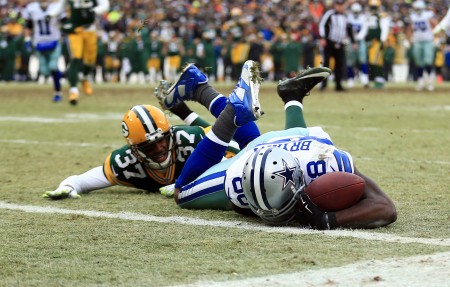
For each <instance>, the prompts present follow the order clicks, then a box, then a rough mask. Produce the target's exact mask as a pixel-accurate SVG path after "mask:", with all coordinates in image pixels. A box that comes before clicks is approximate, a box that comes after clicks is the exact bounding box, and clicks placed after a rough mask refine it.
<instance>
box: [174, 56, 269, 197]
mask: <svg viewBox="0 0 450 287" xmlns="http://www.w3.org/2000/svg"><path fill="white" fill-rule="evenodd" d="M253 65H254V62H253V61H247V62H246V64H244V67H243V69H242V74H241V78H240V79H239V82H238V84H237V85H236V88H235V89H234V90H233V92H232V93H231V94H230V97H229V100H228V103H227V105H226V107H225V108H224V109H223V111H222V112H221V113H220V115H219V117H218V118H217V120H216V122H215V123H214V125H213V126H212V128H211V131H210V132H208V133H207V134H206V137H205V138H204V139H203V140H202V141H201V142H200V143H199V144H198V145H197V147H196V148H195V150H194V152H193V153H192V155H191V156H190V157H189V158H188V160H187V162H186V164H185V166H184V168H183V171H182V172H181V175H180V176H179V177H178V179H177V181H176V183H175V187H176V188H179V187H181V186H184V185H186V184H187V183H189V182H191V181H193V180H194V179H195V178H197V177H198V176H199V175H200V174H202V173H203V172H204V171H206V170H207V169H208V168H210V167H212V166H213V165H214V164H217V163H219V162H220V161H221V160H222V155H223V154H225V151H226V149H227V147H228V144H229V143H230V141H231V139H232V138H233V136H234V133H235V132H236V130H237V128H238V127H239V126H243V125H245V124H246V123H248V122H251V121H255V120H257V119H258V118H259V117H261V115H262V111H261V106H260V104H259V98H258V97H259V85H260V79H259V78H258V77H256V76H255V75H254V73H253V72H254V69H252V67H253ZM249 71H251V72H249ZM211 151H214V152H211Z"/></svg>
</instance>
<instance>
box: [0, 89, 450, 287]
mask: <svg viewBox="0 0 450 287" xmlns="http://www.w3.org/2000/svg"><path fill="white" fill-rule="evenodd" d="M233 86H234V85H225V84H222V85H217V86H216V88H217V89H218V90H219V91H221V92H223V93H224V94H228V93H229V92H230V91H231V90H232V88H233ZM94 88H95V95H94V96H92V97H82V98H81V100H80V103H79V105H78V106H77V107H72V106H70V105H69V104H68V103H67V102H66V101H65V102H62V103H58V104H55V103H52V102H51V98H52V93H51V87H50V85H34V84H24V85H19V84H0V103H1V104H0V130H1V135H0V146H1V149H0V158H1V165H0V222H1V232H0V266H1V267H0V286H167V285H186V284H193V285H190V286H202V284H203V283H202V282H209V283H205V284H212V283H211V282H216V283H217V284H219V285H218V286H244V285H245V286H247V285H248V286H266V285H261V284H259V285H251V284H254V283H249V282H252V281H235V280H243V279H247V280H252V278H261V277H264V278H265V277H269V278H270V276H275V275H277V274H278V275H279V274H290V273H296V272H308V271H316V272H319V273H317V274H322V273H320V272H321V271H323V272H324V273H323V277H321V278H320V279H321V280H323V286H345V284H344V285H339V284H338V283H339V282H338V281H336V280H335V281H333V280H331V279H330V278H329V277H327V276H328V275H327V270H329V268H332V267H342V266H346V265H348V264H353V263H358V262H366V261H369V260H380V261H384V260H388V259H394V260H401V259H407V258H410V257H413V256H418V255H427V256H428V255H429V256H431V255H433V254H441V253H443V254H450V253H449V251H450V224H449V222H450V213H449V207H450V194H449V192H450V190H449V187H450V149H449V143H450V84H441V85H439V86H438V87H437V88H436V90H435V91H434V92H422V93H419V92H416V91H415V90H414V86H413V85H412V84H410V85H403V84H402V85H400V84H391V85H389V86H388V87H387V88H386V89H384V90H374V89H369V90H366V89H362V88H360V89H358V88H356V89H354V90H351V91H349V92H347V93H345V94H336V93H334V92H333V90H332V89H329V91H326V92H319V91H318V90H314V91H313V92H312V94H311V96H309V97H307V98H306V99H305V100H304V112H305V116H306V120H307V123H308V125H309V126H322V127H323V128H324V129H325V131H327V132H328V133H329V134H330V135H331V137H332V138H333V141H334V143H335V145H336V146H338V147H339V148H341V149H344V150H347V151H349V152H350V153H351V154H352V156H353V160H354V162H355V165H356V166H357V167H358V169H359V170H360V171H361V172H363V173H364V174H367V175H369V176H370V177H371V178H373V179H374V180H375V181H376V182H377V183H379V185H380V186H381V187H382V188H383V190H384V191H385V192H386V193H387V194H388V195H389V196H390V197H391V198H392V199H393V200H394V202H395V204H396V206H397V210H398V221H397V222H395V223H394V224H392V225H390V226H388V227H386V228H381V229H375V230H337V231H329V232H318V231H311V230H307V229H306V230H304V229H298V228H272V227H266V226H264V225H263V224H262V223H260V222H259V221H257V220H254V219H249V218H245V217H242V216H240V215H238V214H236V213H234V212H224V211H214V210H211V211H192V210H182V209H180V208H178V207H177V206H176V205H175V203H174V202H173V200H172V199H168V198H165V197H163V196H161V195H160V194H158V193H154V194H153V193H145V192H142V191H140V190H136V189H130V188H125V187H113V188H109V189H105V190H102V191H96V192H92V193H90V194H87V195H83V196H82V198H81V199H80V200H62V201H49V200H45V199H42V198H41V195H42V193H43V192H44V191H46V190H52V189H55V188H56V187H57V186H58V184H59V182H60V181H61V180H63V179H64V178H66V177H67V176H69V175H72V174H80V173H83V172H84V171H86V170H88V169H90V168H93V167H95V166H99V165H102V164H103V161H104V159H105V157H106V156H107V155H108V153H109V152H110V151H111V150H112V149H113V148H116V147H120V146H121V145H123V144H124V143H125V141H124V139H123V138H122V136H121V128H120V123H121V119H122V117H123V115H124V114H125V112H126V111H127V110H128V109H129V108H130V107H131V106H133V105H135V104H140V103H150V104H155V105H157V102H156V100H155V99H154V98H153V88H154V87H147V86H143V85H129V86H124V85H97V86H94ZM260 98H261V101H262V105H263V110H264V111H265V115H264V116H263V117H262V118H261V120H260V121H259V122H258V125H259V126H260V129H261V130H262V132H266V131H270V130H276V129H283V127H284V113H283V105H282V102H281V100H280V99H279V98H278V96H277V95H276V86H275V84H273V83H263V85H262V87H261V92H260ZM190 106H191V107H192V108H193V109H194V110H195V111H196V112H198V113H199V114H201V115H202V116H204V117H205V118H206V119H207V120H209V121H211V122H212V121H213V118H212V116H210V115H209V114H208V113H207V111H206V110H205V109H204V108H203V107H201V106H199V105H197V104H195V103H192V104H190ZM169 121H170V122H171V123H172V124H180V123H181V121H180V120H179V119H177V118H176V117H174V116H171V117H170V118H169ZM446 256H447V257H446V258H447V259H449V260H450V256H448V255H446ZM428 263H429V264H428ZM428 263H427V264H426V266H427V267H433V262H428ZM435 267H438V266H435ZM397 270H398V272H399V274H400V273H401V270H402V268H401V267H399V268H398V269H397ZM445 270H446V272H447V273H436V275H435V278H434V279H436V278H439V277H440V276H444V277H443V278H447V279H448V278H450V273H449V272H450V271H449V270H450V269H449V268H447V269H445ZM379 271H380V270H373V272H374V275H373V276H372V277H371V278H373V281H384V283H388V285H383V286H389V282H390V281H389V278H384V277H383V276H382V275H379V274H378V273H377V272H379ZM301 274H303V273H301ZM415 275H416V276H415ZM376 276H380V278H381V279H380V278H378V279H377V277H376ZM399 276H400V275H399ZM408 276H409V277H407V278H412V279H411V280H415V281H411V282H408V281H406V283H407V285H404V286H431V285H427V284H426V281H420V280H421V277H420V276H419V275H418V274H409V275H408ZM327 280H328V281H327ZM330 280H331V281H330ZM422 280H426V279H424V278H422ZM220 282H222V283H220ZM232 282H235V285H231V283H232ZM265 282H266V283H267V282H269V283H270V282H272V283H273V281H270V279H267V280H266V281H265ZM327 282H328V283H327ZM330 282H331V283H330ZM362 282H363V283H361V284H360V285H358V284H356V285H354V286H373V285H371V284H372V283H374V282H366V281H362ZM364 282H366V283H367V284H366V283H364ZM414 282H419V285H414V284H410V283H414ZM443 282H446V281H443ZM279 283H280V284H277V285H279V286H322V285H312V284H309V285H308V284H303V285H297V284H296V282H295V281H291V282H285V283H284V284H285V285H282V284H281V282H279ZM375 283H377V282H375ZM220 284H222V285H220ZM333 284H334V285H333ZM420 284H421V285H420ZM447 284H448V283H447ZM270 285H271V284H269V285H267V286H270ZM204 286H208V285H204ZM272 286H274V285H272ZM391 286H399V285H398V284H395V285H391ZM434 286H437V285H434ZM447 286H449V285H447Z"/></svg>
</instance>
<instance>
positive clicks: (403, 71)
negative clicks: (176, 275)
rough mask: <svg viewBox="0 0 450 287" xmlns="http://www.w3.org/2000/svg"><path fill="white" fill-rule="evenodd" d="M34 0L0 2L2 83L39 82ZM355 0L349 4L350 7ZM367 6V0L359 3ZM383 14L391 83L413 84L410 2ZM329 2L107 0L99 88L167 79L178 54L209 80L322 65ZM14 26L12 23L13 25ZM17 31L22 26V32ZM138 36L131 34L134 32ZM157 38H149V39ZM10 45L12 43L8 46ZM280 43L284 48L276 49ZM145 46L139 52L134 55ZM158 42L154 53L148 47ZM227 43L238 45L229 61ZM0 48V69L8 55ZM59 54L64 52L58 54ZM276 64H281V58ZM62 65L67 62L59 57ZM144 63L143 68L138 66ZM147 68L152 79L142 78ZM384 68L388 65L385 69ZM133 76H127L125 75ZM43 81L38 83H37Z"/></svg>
mask: <svg viewBox="0 0 450 287" xmlns="http://www.w3.org/2000/svg"><path fill="white" fill-rule="evenodd" d="M28 2H31V1H26V0H14V1H4V0H3V1H1V2H0V26H1V27H2V29H1V33H0V40H4V39H9V40H8V45H13V46H14V49H12V50H14V55H15V57H16V60H15V71H16V72H15V74H14V77H13V78H8V79H5V78H4V79H0V81H11V80H13V81H29V80H37V78H38V75H37V74H36V73H33V71H35V70H36V69H34V68H33V66H32V65H31V67H32V68H31V74H30V58H31V62H32V64H33V60H34V59H33V47H32V46H31V43H30V39H28V38H24V37H23V24H24V21H23V19H21V14H20V12H21V9H22V8H23V7H24V6H25V5H26V4H27V3H28ZM352 2H355V1H348V4H349V6H350V4H351V3H352ZM357 2H359V3H361V4H363V6H366V8H367V5H366V4H367V1H357ZM381 2H382V7H383V11H384V12H386V13H387V14H389V16H390V17H391V18H392V24H391V33H390V37H389V43H390V45H391V46H392V47H393V48H394V49H395V59H394V60H393V63H392V64H394V65H393V67H392V71H391V73H389V74H387V75H386V76H387V77H388V80H390V81H395V82H404V81H412V80H414V78H415V75H414V72H413V67H414V63H413V61H412V59H411V53H410V46H411V45H410V44H411V43H409V42H408V41H407V39H406V38H405V31H406V27H407V26H408V22H409V18H408V15H409V13H410V11H411V6H412V2H413V1H381ZM428 2H429V3H428V8H429V9H432V10H433V11H434V12H435V14H436V17H437V19H441V18H442V17H443V16H444V14H445V12H446V11H447V8H448V1H428ZM331 5H332V1H331V0H329V1H279V0H270V1H268V0H259V1H249V0H247V1H178V0H176V1H161V0H158V1H145V0H133V1H111V9H110V11H109V12H108V13H105V14H104V15H103V16H102V17H100V19H99V21H98V22H97V26H98V31H99V39H98V42H99V47H100V48H99V55H98V69H97V71H98V72H99V73H100V74H101V75H100V76H98V75H95V79H96V81H97V82H122V83H126V82H130V81H131V82H133V81H136V76H137V75H139V77H138V79H139V82H142V83H144V82H146V83H149V82H150V83H154V82H157V81H158V80H159V79H160V78H161V77H164V78H168V79H170V78H171V77H173V74H174V73H173V72H171V71H170V70H169V66H170V65H171V64H170V62H169V61H168V58H169V57H168V56H172V55H179V56H180V57H181V62H180V64H178V65H177V68H179V67H180V66H182V64H183V63H186V62H195V63H196V64H197V66H199V67H201V68H203V69H204V70H205V72H207V73H208V74H209V76H210V79H211V80H219V81H224V80H225V81H229V80H231V81H232V82H233V81H234V80H236V78H237V76H238V71H239V70H240V65H241V64H242V63H243V61H245V60H246V59H253V60H257V61H259V62H261V64H262V68H263V71H264V72H266V79H268V80H278V79H279V78H282V77H286V76H289V75H290V74H292V73H294V72H297V71H298V70H301V69H303V68H305V67H307V66H317V65H319V64H320V62H321V55H320V49H319V48H318V44H317V39H318V29H317V26H318V21H319V20H320V17H321V15H322V14H323V13H324V11H326V9H328V8H329V7H330V6H331ZM16 23H17V24H16ZM21 27H22V28H21ZM138 30H139V32H136V31H138ZM152 34H154V38H152V36H151V35H152ZM12 39H13V40H12ZM277 41H279V42H281V43H282V44H283V46H284V47H285V48H284V49H283V50H282V51H281V52H280V51H279V50H278V51H275V50H276V49H274V46H275V45H276V43H277ZM447 41H448V40H447V37H446V35H445V33H444V34H442V35H441V36H440V38H438V39H436V48H437V49H436V52H437V53H436V61H435V64H436V68H437V70H436V71H437V74H438V75H437V80H438V82H441V81H442V80H449V79H450V77H449V73H448V71H449V67H450V51H449V50H450V48H449V45H448V43H447ZM142 42H143V44H142V45H143V47H144V49H141V50H140V49H137V48H136V47H137V46H139V45H138V44H140V43H142ZM152 42H153V43H155V42H158V43H160V44H161V45H162V46H166V47H172V48H168V49H166V50H164V49H162V50H161V49H159V50H158V52H157V55H156V54H155V53H153V52H152V53H150V52H149V49H147V47H149V46H151V43H152ZM231 45H233V46H236V45H239V48H237V49H235V50H234V52H233V55H230V49H231V47H230V46H231ZM3 48H4V47H3V45H2V46H1V47H0V70H1V67H2V66H3V67H4V66H5V61H8V59H9V60H10V58H11V57H9V56H7V55H6V52H5V51H4V50H5V49H3ZM63 50H64V49H63ZM278 59H279V60H278ZM278 61H281V70H280V72H274V62H278ZM61 62H62V64H61V67H62V68H64V67H65V63H67V62H68V54H67V52H65V53H64V58H63V59H62V61H61ZM142 63H146V65H142ZM149 67H157V68H156V69H155V70H154V69H150V74H148V75H147V74H146V73H145V74H144V73H143V72H144V71H145V72H146V70H147V71H148V68H149ZM387 69H388V70H389V67H387ZM131 72H135V73H134V75H132V77H131V79H130V77H126V74H127V73H128V74H130V73H131ZM41 80H42V79H41Z"/></svg>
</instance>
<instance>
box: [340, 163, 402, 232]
mask: <svg viewBox="0 0 450 287" xmlns="http://www.w3.org/2000/svg"><path fill="white" fill-rule="evenodd" d="M355 174H356V175H359V176H360V177H362V178H363V179H364V180H365V181H366V187H365V190H364V193H363V196H362V198H361V200H360V201H359V202H358V203H357V204H355V205H353V206H352V207H350V208H347V209H344V210H341V211H337V212H336V221H337V227H348V228H377V227H382V226H386V225H389V224H391V223H393V222H395V221H396V220H397V211H396V208H395V205H394V203H393V202H392V200H391V199H390V198H389V197H388V196H387V195H386V194H385V193H384V192H383V190H381V188H380V187H379V186H378V185H377V184H376V183H375V182H374V181H373V180H372V179H370V178H369V177H368V176H366V175H364V174H362V173H361V172H359V171H358V170H357V169H356V168H355Z"/></svg>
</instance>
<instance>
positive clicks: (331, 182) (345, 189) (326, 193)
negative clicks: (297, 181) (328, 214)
mask: <svg viewBox="0 0 450 287" xmlns="http://www.w3.org/2000/svg"><path fill="white" fill-rule="evenodd" d="M365 185H366V182H365V181H364V179H363V178H362V177H360V176H358V175H356V174H353V173H348V172H331V173H327V174H324V175H322V176H320V177H319V178H318V179H316V180H314V181H313V182H311V183H310V184H309V185H308V186H307V187H306V189H305V192H306V194H308V196H309V197H310V198H311V200H312V201H313V202H314V203H315V204H316V205H317V206H318V207H320V208H321V209H322V210H323V211H338V210H342V209H346V208H349V207H350V206H352V205H354V204H355V203H356V202H358V200H359V199H360V198H361V196H362V195H363V193H364V188H365Z"/></svg>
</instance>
